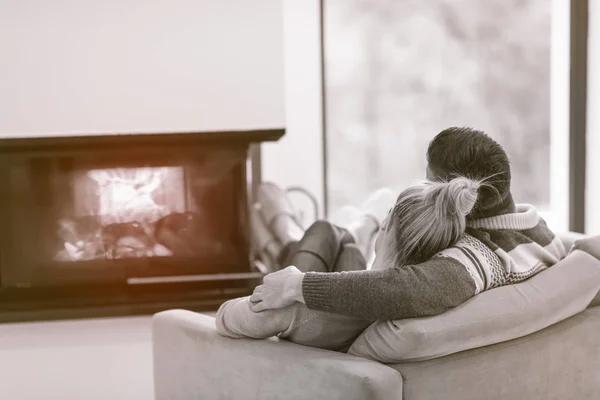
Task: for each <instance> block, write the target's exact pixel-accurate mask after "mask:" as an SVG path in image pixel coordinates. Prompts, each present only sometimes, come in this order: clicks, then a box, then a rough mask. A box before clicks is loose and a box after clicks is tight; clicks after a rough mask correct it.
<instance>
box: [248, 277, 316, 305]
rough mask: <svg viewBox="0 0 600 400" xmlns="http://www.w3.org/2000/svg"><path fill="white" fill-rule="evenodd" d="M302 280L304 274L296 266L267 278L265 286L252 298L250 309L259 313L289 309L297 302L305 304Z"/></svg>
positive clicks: (261, 286) (256, 291)
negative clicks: (288, 307) (276, 309)
mask: <svg viewBox="0 0 600 400" xmlns="http://www.w3.org/2000/svg"><path fill="white" fill-rule="evenodd" d="M302 279H304V273H303V272H300V270H298V268H296V267H294V266H290V267H287V268H285V269H282V270H280V271H277V272H273V273H272V274H269V275H267V276H265V278H264V279H263V284H262V285H260V286H257V287H256V288H255V289H254V293H252V296H250V308H251V309H252V311H255V312H259V311H264V310H272V309H275V308H283V307H287V306H289V305H292V304H294V303H295V302H296V301H300V302H304V298H303V297H302Z"/></svg>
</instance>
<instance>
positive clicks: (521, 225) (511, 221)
mask: <svg viewBox="0 0 600 400" xmlns="http://www.w3.org/2000/svg"><path fill="white" fill-rule="evenodd" d="M516 208H517V212H515V213H510V214H502V215H497V216H495V217H488V218H479V219H474V220H471V221H467V226H468V227H470V228H483V229H512V230H517V231H522V230H524V229H531V228H534V227H535V226H537V224H538V223H539V222H540V215H539V214H538V211H537V209H536V208H535V207H534V206H532V205H530V204H517V205H516Z"/></svg>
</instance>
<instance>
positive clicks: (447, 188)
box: [389, 177, 485, 265]
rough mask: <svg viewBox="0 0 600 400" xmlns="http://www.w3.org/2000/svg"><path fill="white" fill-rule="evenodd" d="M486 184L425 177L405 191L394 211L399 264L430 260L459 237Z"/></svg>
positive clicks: (465, 179)
mask: <svg viewBox="0 0 600 400" xmlns="http://www.w3.org/2000/svg"><path fill="white" fill-rule="evenodd" d="M484 185H485V184H484V183H482V181H476V180H473V179H468V178H464V177H457V178H454V179H452V180H450V181H447V182H432V181H425V182H422V183H421V184H419V185H415V186H412V187H409V188H407V189H406V190H405V191H403V192H402V193H401V194H400V196H399V197H398V201H397V203H396V205H395V206H394V208H393V209H392V212H391V214H390V229H389V230H390V231H391V232H392V234H393V235H394V243H395V250H396V252H395V255H394V257H395V261H396V262H397V264H399V265H406V264H416V263H420V262H423V261H426V260H428V259H430V258H431V257H433V256H434V255H435V254H437V253H438V252H440V251H442V250H443V249H445V248H447V247H448V246H450V245H452V244H453V243H455V242H456V241H458V240H459V238H460V236H461V235H462V234H464V232H465V229H466V225H467V215H468V214H469V213H470V212H471V211H472V210H473V209H474V206H475V204H476V203H477V198H478V192H479V188H480V187H481V186H484Z"/></svg>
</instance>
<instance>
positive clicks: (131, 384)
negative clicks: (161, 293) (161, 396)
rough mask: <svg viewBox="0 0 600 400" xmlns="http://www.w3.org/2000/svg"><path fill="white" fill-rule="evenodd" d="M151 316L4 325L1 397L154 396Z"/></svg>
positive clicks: (0, 329) (113, 399) (121, 399)
mask: <svg viewBox="0 0 600 400" xmlns="http://www.w3.org/2000/svg"><path fill="white" fill-rule="evenodd" d="M150 323H151V320H150V317H132V318H108V319H90V320H77V321H54V322H36V323H20V324H4V325H0V383H1V384H0V399H7V400H8V399H10V400H30V399H31V400H33V399H36V400H39V399H48V400H50V399H60V400H72V399H73V400H81V399H86V400H134V399H135V400H146V399H148V400H151V399H153V388H152V345H151V330H150V326H151V325H150Z"/></svg>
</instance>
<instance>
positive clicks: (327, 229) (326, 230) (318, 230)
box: [306, 219, 335, 235]
mask: <svg viewBox="0 0 600 400" xmlns="http://www.w3.org/2000/svg"><path fill="white" fill-rule="evenodd" d="M306 234H311V235H314V234H321V235H331V234H335V227H334V226H333V224H332V223H331V222H329V221H325V220H323V219H320V220H318V221H315V222H313V224H312V225H311V226H310V227H308V229H307V230H306Z"/></svg>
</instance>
